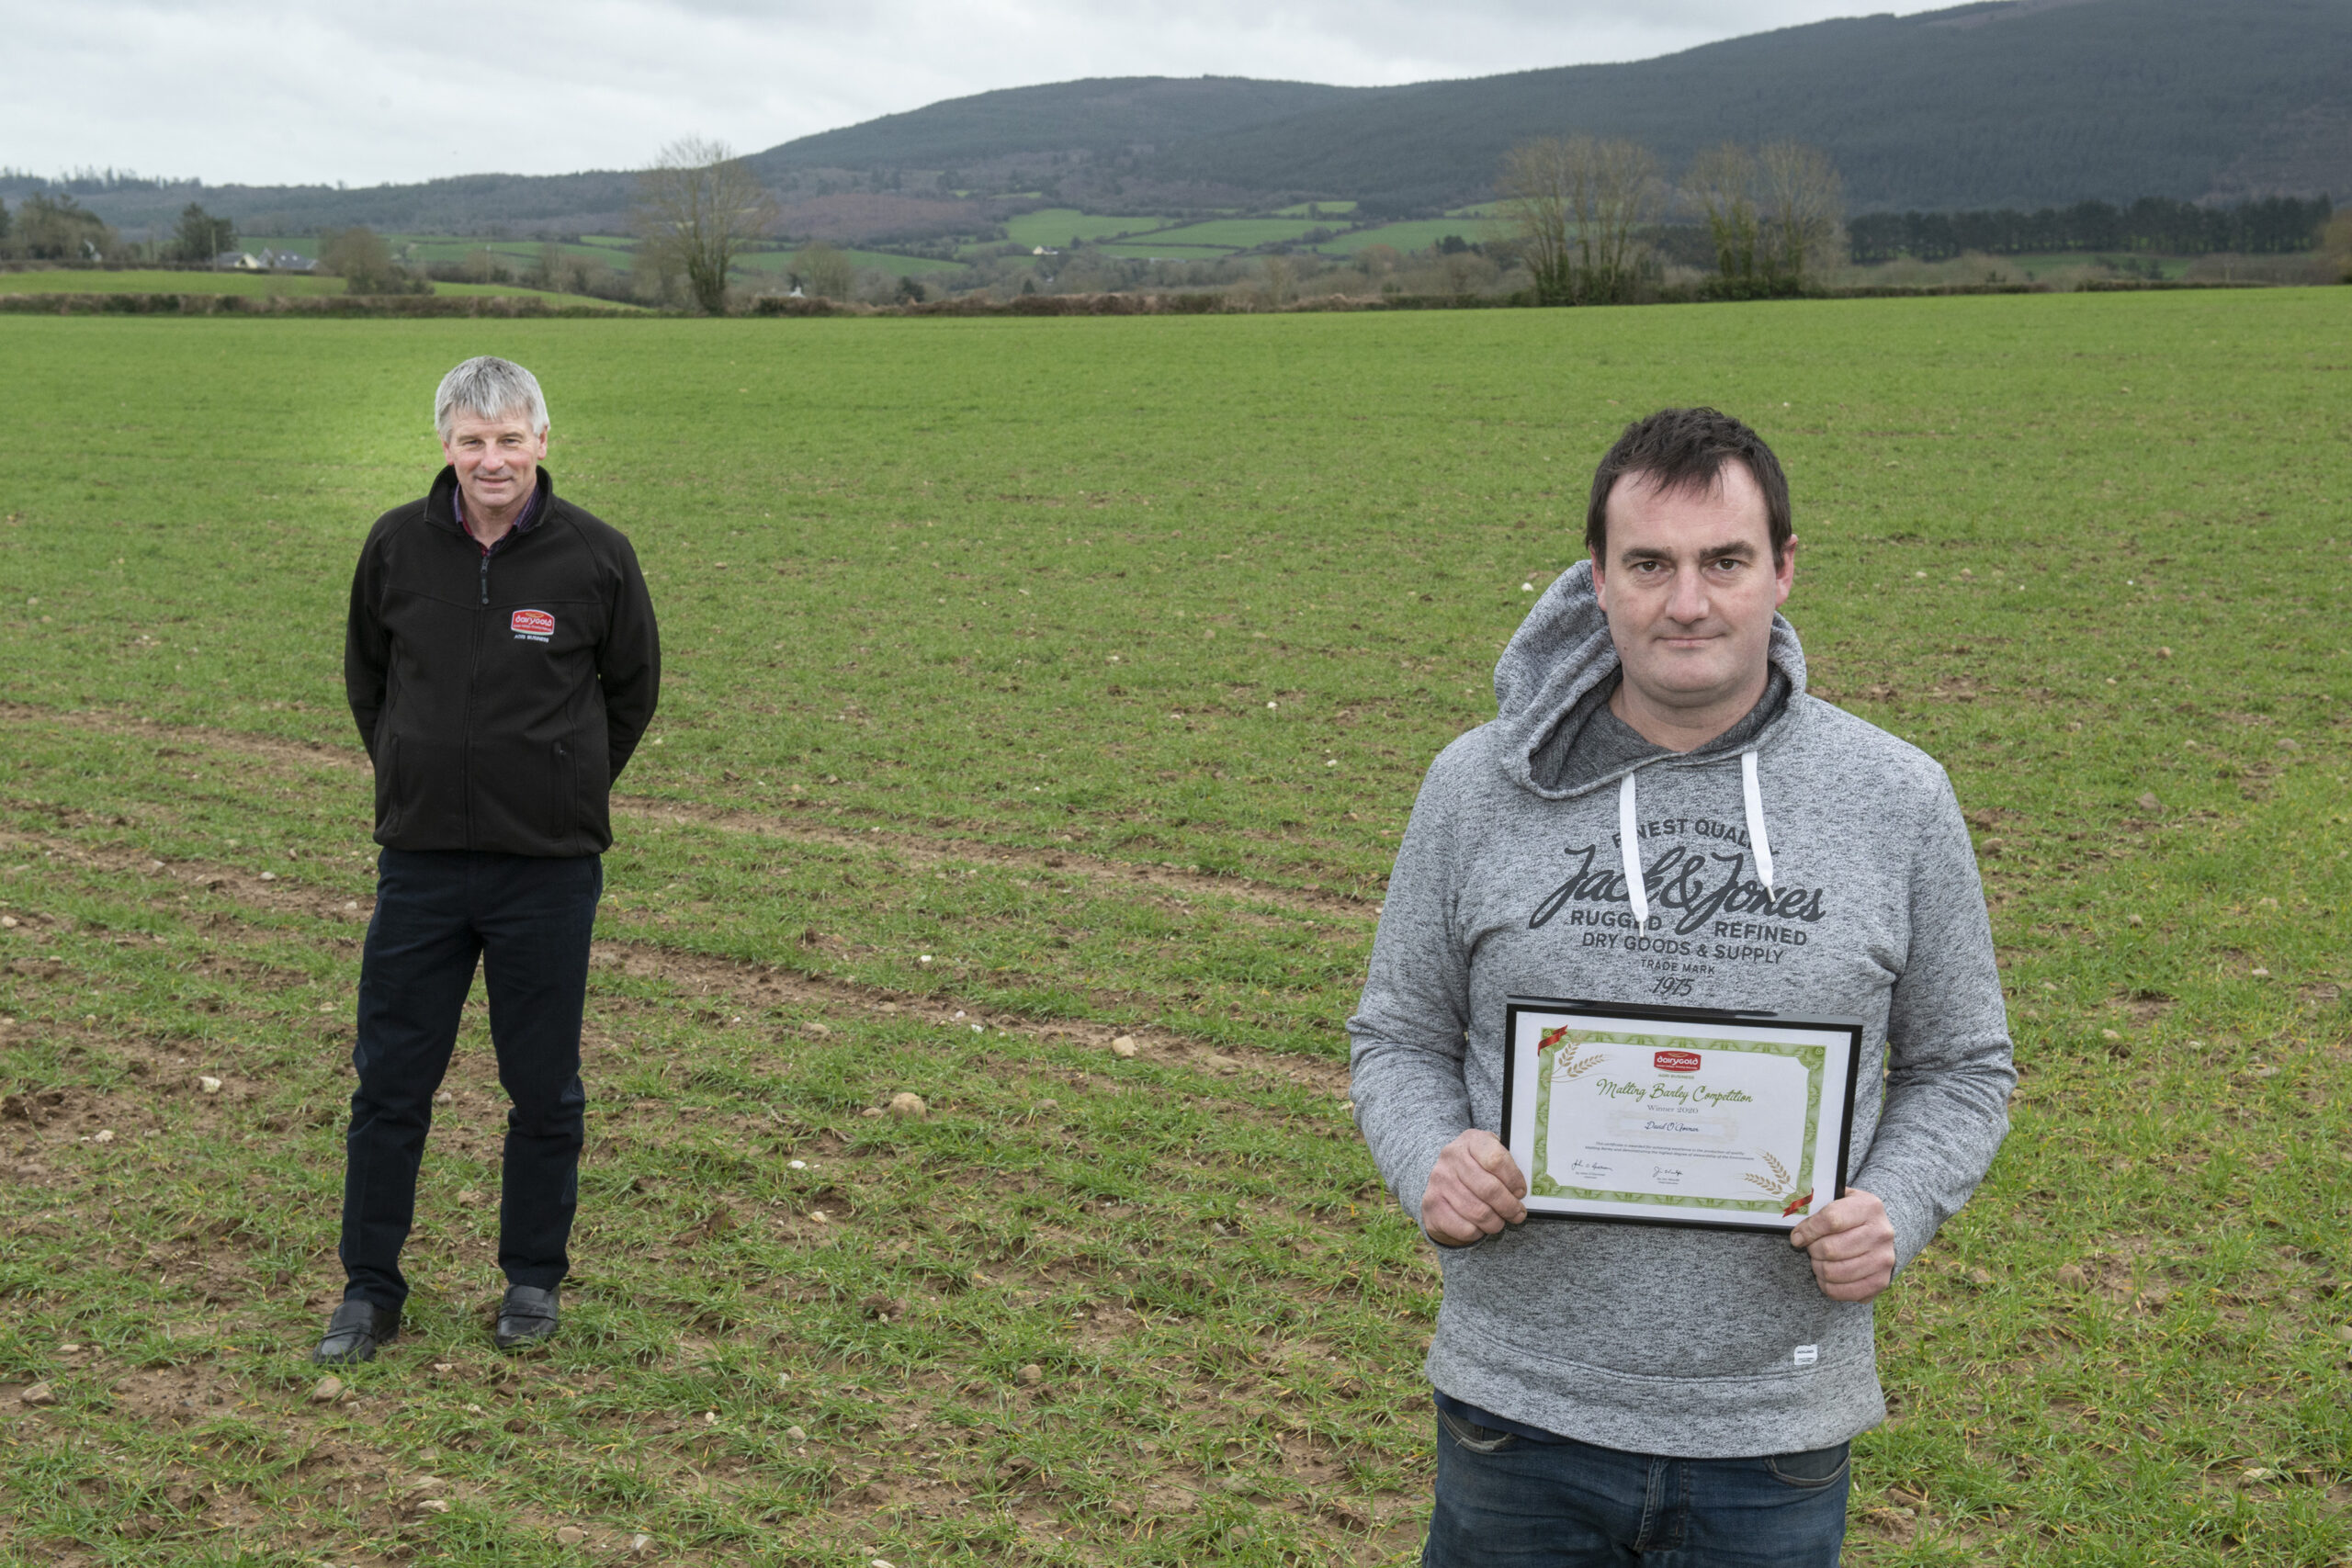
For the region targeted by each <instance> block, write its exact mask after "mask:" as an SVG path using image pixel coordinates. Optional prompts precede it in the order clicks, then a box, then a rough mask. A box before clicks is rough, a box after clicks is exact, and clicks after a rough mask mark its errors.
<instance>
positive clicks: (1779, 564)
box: [1772, 534, 1797, 609]
mask: <svg viewBox="0 0 2352 1568" xmlns="http://www.w3.org/2000/svg"><path fill="white" fill-rule="evenodd" d="M1772 575H1773V576H1774V577H1776V578H1778V579H1780V583H1781V593H1780V597H1779V598H1777V599H1775V600H1773V601H1772V607H1773V608H1774V609H1778V608H1780V607H1781V605H1783V604H1787V603H1788V602H1789V592H1790V590H1792V589H1793V588H1794V587H1796V585H1797V536H1795V535H1794V534H1792V535H1790V536H1789V542H1788V543H1787V544H1785V545H1783V546H1781V558H1780V559H1778V560H1776V561H1774V562H1773V563H1772Z"/></svg>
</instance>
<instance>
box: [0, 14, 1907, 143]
mask: <svg viewBox="0 0 2352 1568" xmlns="http://www.w3.org/2000/svg"><path fill="white" fill-rule="evenodd" d="M1888 8H1890V7H1888V6H1884V5H1883V4H1876V5H1874V4H1871V3H1869V0H1863V3H1860V4H1857V3H1855V0H1847V3H1845V4H1838V3H1837V0H1608V3H1603V0H1446V3H1445V4H1442V5H1440V4H1435V3H1432V0H1414V3H1411V4H1408V3H1406V0H1272V3H1268V0H1162V3H1161V4H1159V5H1156V6H1153V5H1142V6H1137V5H1132V4H1127V5H1116V4H1110V3H1107V0H954V3H952V4H950V3H945V0H865V3H857V0H831V3H829V4H825V5H821V6H813V5H807V4H777V5H762V4H757V3H755V0H566V3H564V4H557V3H556V0H503V3H494V4H487V5H485V4H480V3H471V4H460V3H458V0H408V3H396V4H389V5H386V4H378V5H368V6H346V5H338V4H335V3H334V0H327V3H326V4H321V3H319V0H300V3H295V0H71V3H62V0H0V39H6V43H5V44H0V65H5V67H6V69H5V72H0V80H5V87H0V165H5V166H9V167H14V168H19V169H28V170H30V171H31V172H33V173H35V174H42V175H54V174H57V173H60V172H62V171H64V170H68V169H79V168H84V167H92V168H105V167H113V168H118V169H135V170H137V171H139V172H140V173H141V174H147V175H183V176H186V175H193V176H195V177H198V178H200V179H203V180H205V181H206V182H207V183H209V184H213V185H225V184H256V185H258V184H284V183H299V182H333V181H335V180H345V181H347V182H349V183H350V184H352V185H355V186H356V185H373V184H376V183H378V182H379V181H386V180H393V181H406V180H418V179H429V178H433V177H435V176H437V175H455V174H468V173H478V172H481V171H487V170H503V171H511V172H515V173H524V174H559V173H567V172H570V171H572V170H577V169H591V168H636V167H640V166H642V165H643V164H646V163H647V162H649V161H650V159H651V157H652V155H653V153H654V152H655V151H656V150H657V149H659V148H660V147H661V145H662V143H663V142H665V141H670V140H672V139H673V138H675V137H677V136H680V135H682V134H685V133H687V132H695V133H699V134H701V135H705V136H712V137H717V138H718V139H720V140H722V141H728V142H729V143H731V144H732V145H733V146H734V147H735V148H736V150H737V151H739V152H757V151H759V150H760V149H762V148H765V147H772V146H774V145H775V144H776V143H777V142H779V141H789V140H791V139H792V138H793V137H796V136H802V135H806V134H808V133H809V132H811V131H817V130H831V129H833V128H834V127H837V126H843V125H852V124H854V123H856V122H857V121H859V120H863V119H871V118H874V117H875V116H876V115H884V114H892V113H896V112H899V111H900V110H904V109H912V108H920V107H922V106H923V105H925V104H928V103H933V102H936V101H937V100H939V99H941V98H949V97H957V96H962V95H964V94H967V93H978V92H986V91H988V90H989V89H990V88H993V87H1017V86H1025V85H1031V84H1034V83H1039V82H1057V81H1066V80H1068V79H1069V78H1072V77H1078V76H1118V75H1170V76H1196V75H1201V74H1204V73H1216V74H1220V75H1234V76H1261V77H1281V78H1289V79H1293V80H1305V81H1314V82H1336V83H1346V84H1351V85H1371V84H1378V83H1394V82H1416V81H1424V80H1427V79H1429V78H1430V77H1439V76H1477V75H1486V74H1488V73H1494V72H1499V71H1519V70H1526V69H1530V68H1532V67H1537V66H1545V65H1567V64H1576V63H1580V62H1590V61H1611V60H1640V59H1645V58H1647V57H1649V56H1651V55H1657V54H1666V53H1670V52H1672V51H1675V50H1679V49H1688V48H1690V47H1691V46H1692V45H1694V44H1700V43H1705V42H1708V41H1710V40H1713V39H1724V38H1731V37H1735V36H1736V35H1738V34H1741V33H1749V32H1756V31H1759V30H1762V29H1765V28H1777V27H1787V26H1791V25H1793V24H1796V23H1800V22H1812V21H1820V20H1823V19H1824V18H1826V17H1837V16H1852V15H1857V14H1861V13H1864V12H1868V11H1872V10H1884V9H1888ZM1892 8H1893V9H1895V10H1899V11H1905V12H1910V11H1919V10H1927V9H1931V8H1932V7H1929V6H1918V5H1899V6H1894V7H1892ZM339 13H347V14H339Z"/></svg>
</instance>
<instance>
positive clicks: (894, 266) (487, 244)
mask: <svg viewBox="0 0 2352 1568" xmlns="http://www.w3.org/2000/svg"><path fill="white" fill-rule="evenodd" d="M384 238H385V242H386V243H388V244H390V246H391V247H392V251H393V254H396V255H402V256H404V257H405V258H406V259H408V260H411V261H413V262H414V263H416V264H418V265H424V266H453V265H457V264H458V263H459V262H462V261H464V260H465V259H466V258H467V257H468V256H470V255H472V254H474V253H475V252H477V251H485V250H486V251H489V252H491V253H492V254H494V255H498V256H502V257H503V258H505V260H506V261H507V263H508V264H509V265H511V266H513V267H514V268H515V270H517V271H520V270H522V269H524V268H527V267H530V266H532V265H536V264H537V261H538V259H539V254H540V252H541V251H543V250H545V249H546V247H547V245H548V243H549V242H545V241H539V240H469V239H456V238H452V237H450V236H448V235H446V234H442V235H416V234H387V235H385V236H384ZM242 243H243V245H244V247H245V248H246V249H248V250H253V249H257V248H259V247H260V246H263V245H276V246H278V247H281V248H283V249H287V250H291V251H294V252H296V253H298V254H304V255H309V254H315V253H316V251H317V249H318V242H317V240H316V239H315V238H312V237H310V236H295V237H292V238H275V237H273V238H255V239H249V240H246V241H243V242H242ZM635 245H636V242H635V241H633V240H623V239H613V238H606V237H602V236H592V237H590V238H586V239H583V240H582V241H581V242H580V243H577V244H558V245H557V247H556V248H557V249H558V250H560V251H561V252H562V253H563V254H564V255H565V256H566V257H568V258H571V259H573V260H593V261H600V262H603V263H604V264H605V265H607V266H609V267H611V268H613V269H614V270H615V271H616V272H626V271H628V266H629V262H630V258H631V256H632V254H634V250H635ZM797 254H799V252H798V247H797V246H795V247H794V248H792V249H791V250H784V251H765V250H763V251H750V252H746V253H745V254H743V255H741V256H740V257H738V258H737V261H736V265H738V266H740V267H742V268H744V269H745V270H747V271H751V272H775V271H777V270H780V269H782V268H785V267H787V266H789V265H791V263H792V258H793V257H794V256H795V255H797ZM847 254H849V256H850V258H851V259H852V260H853V261H854V263H855V264H856V265H859V266H870V267H875V268H877V269H879V270H881V271H884V272H889V273H893V274H896V273H916V274H922V273H926V272H940V271H952V270H953V269H954V268H956V266H957V265H961V264H959V263H956V262H952V261H938V260H934V259H933V258H931V257H928V256H902V255H898V254H893V253H891V252H888V251H851V252H848V253H847ZM0 276H5V275H0ZM472 288H473V286H470V285H469V286H465V287H464V288H460V287H459V286H458V285H454V284H445V285H443V286H442V292H444V293H459V292H468V291H471V290H472Z"/></svg>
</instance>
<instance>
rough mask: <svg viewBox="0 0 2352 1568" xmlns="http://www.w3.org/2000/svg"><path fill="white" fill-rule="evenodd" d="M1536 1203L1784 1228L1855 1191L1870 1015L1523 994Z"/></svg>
mask: <svg viewBox="0 0 2352 1568" xmlns="http://www.w3.org/2000/svg"><path fill="white" fill-rule="evenodd" d="M1503 1016H1504V1020H1505V1022H1504V1040H1505V1056H1504V1066H1503V1134H1502V1135H1503V1143H1504V1145H1505V1146H1506V1147H1508V1148H1509V1149H1510V1155H1511V1157H1512V1158H1513V1159H1515V1160H1517V1161H1518V1162H1519V1168H1520V1172H1521V1174H1522V1175H1523V1176H1525V1177H1526V1178H1527V1208H1528V1212H1529V1213H1531V1214H1548V1215H1554V1216H1557V1217H1562V1218H1569V1219H1579V1220H1619V1221H1630V1222H1633V1223H1635V1224H1671V1225H1706V1226H1711V1227H1713V1228H1715V1229H1720V1230H1754V1231H1774V1232H1781V1233H1785V1232H1788V1231H1791V1230H1793V1229H1795V1228H1796V1226H1797V1224H1799V1223H1800V1222H1801V1221H1803V1220H1804V1217H1805V1216H1806V1215H1807V1214H1810V1213H1813V1212H1814V1211H1815V1209H1818V1208H1820V1207H1821V1206H1822V1205H1823V1204H1825V1203H1826V1202H1828V1201H1830V1200H1831V1199H1833V1198H1838V1197H1842V1196H1844V1194H1845V1191H1846V1161H1847V1157H1848V1156H1849V1153H1850V1145H1851V1142H1852V1138H1853V1131H1854V1073H1855V1070H1856V1066H1857V1064H1858V1063H1859V1062H1860V1059H1861V1052H1862V1021H1861V1020H1860V1019H1858V1018H1816V1019H1796V1018H1788V1017H1784V1016H1782V1015H1781V1014H1778V1013H1770V1012H1718V1011H1713V1010H1705V1009H1697V1008H1662V1007H1643V1006H1632V1005H1623V1004H1618V1003H1612V1002H1596V1001H1577V1000H1563V999H1560V998H1547V997H1512V998H1510V1000H1509V1003H1508V1006H1507V1007H1506V1009H1505V1011H1504V1015H1503Z"/></svg>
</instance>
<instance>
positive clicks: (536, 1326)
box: [491, 1285, 557, 1350]
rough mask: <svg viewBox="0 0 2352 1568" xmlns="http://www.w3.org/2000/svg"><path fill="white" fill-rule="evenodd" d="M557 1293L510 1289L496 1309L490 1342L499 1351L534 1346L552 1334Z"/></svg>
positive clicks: (520, 1286)
mask: <svg viewBox="0 0 2352 1568" xmlns="http://www.w3.org/2000/svg"><path fill="white" fill-rule="evenodd" d="M556 1321H557V1316H556V1292H553V1291H542V1290H539V1289H537V1288H536V1287H534V1286H530V1285H509V1286H507V1287H506V1300H505V1301H504V1302H503V1303H500V1305H499V1308H498V1327H497V1329H496V1330H495V1331H494V1332H492V1335H491V1341H492V1343H493V1344H495V1345H496V1346H497V1347H498V1348H500V1349H502V1350H519V1349H521V1348H524V1347H525V1346H526V1345H536V1344H537V1343H538V1342H539V1341H540V1340H542V1339H545V1338H547V1337H548V1336H550V1335H552V1334H553V1333H554V1332H555V1328H556Z"/></svg>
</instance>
